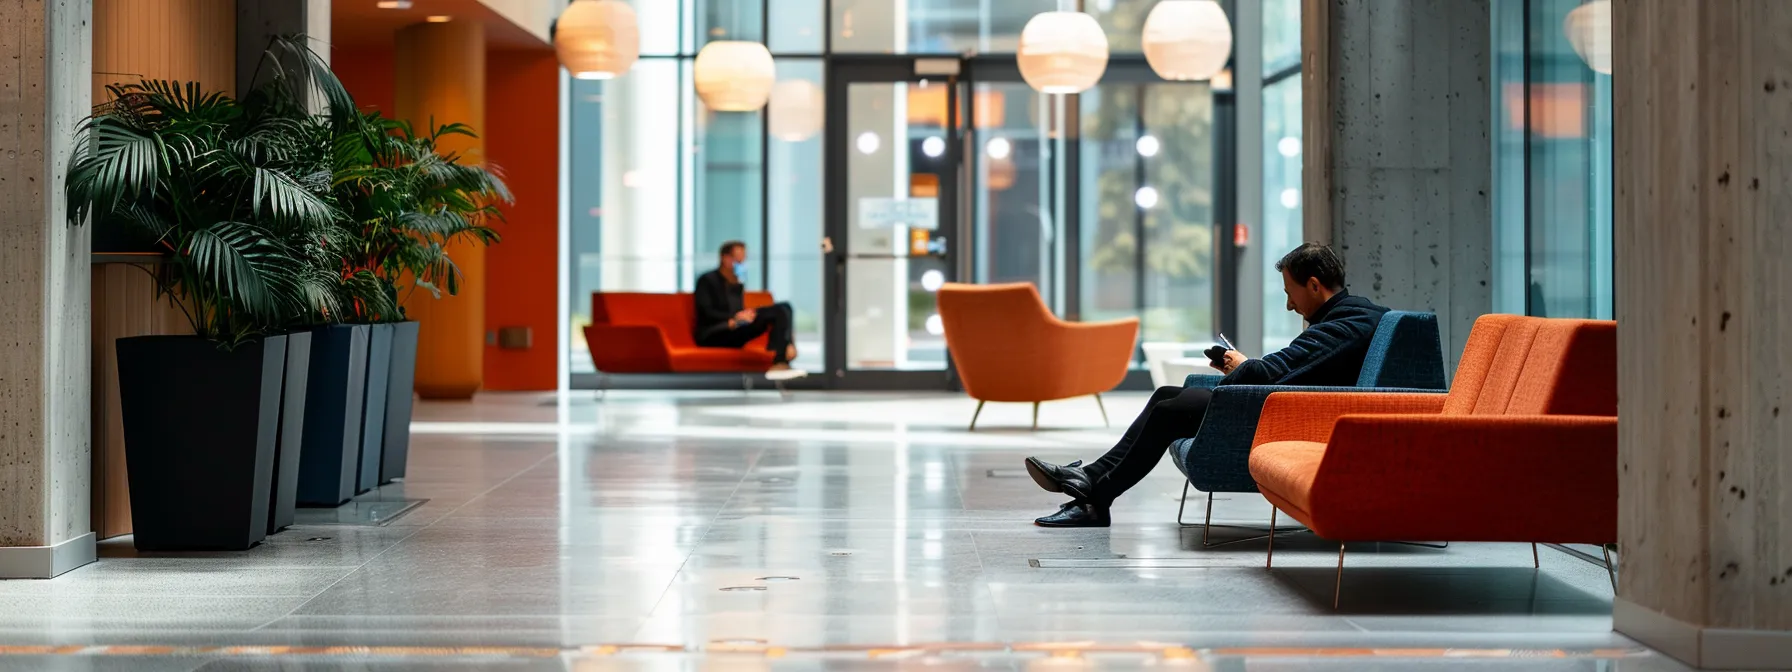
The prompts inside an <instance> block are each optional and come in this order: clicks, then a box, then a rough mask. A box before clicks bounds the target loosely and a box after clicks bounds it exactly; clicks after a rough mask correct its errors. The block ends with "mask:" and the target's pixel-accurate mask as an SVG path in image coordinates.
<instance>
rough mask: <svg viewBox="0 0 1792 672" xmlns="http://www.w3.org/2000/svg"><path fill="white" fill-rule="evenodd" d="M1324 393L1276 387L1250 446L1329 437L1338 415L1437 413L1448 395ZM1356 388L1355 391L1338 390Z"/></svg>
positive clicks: (1360, 390)
mask: <svg viewBox="0 0 1792 672" xmlns="http://www.w3.org/2000/svg"><path fill="white" fill-rule="evenodd" d="M1328 389H1330V390H1331V391H1327V392H1296V391H1285V390H1282V389H1277V390H1275V392H1274V394H1271V395H1269V399H1268V400H1267V401H1265V402H1264V403H1263V412H1262V413H1261V414H1260V415H1259V416H1258V419H1257V433H1256V436H1255V437H1254V438H1252V439H1251V445H1252V446H1253V447H1254V446H1261V445H1263V444H1265V443H1270V442H1272V441H1318V442H1325V441H1326V440H1328V439H1330V438H1331V435H1332V425H1333V424H1334V423H1336V422H1337V420H1338V418H1341V417H1344V416H1346V415H1352V414H1361V413H1423V414H1437V413H1441V412H1443V410H1444V399H1445V398H1447V397H1448V396H1449V395H1447V394H1445V393H1443V392H1438V391H1436V390H1420V391H1415V392H1372V391H1370V390H1373V389H1376V388H1328ZM1343 389H1355V390H1357V391H1355V392H1342V391H1338V390H1343Z"/></svg>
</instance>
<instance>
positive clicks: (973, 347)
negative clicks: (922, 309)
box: [937, 283, 1058, 401]
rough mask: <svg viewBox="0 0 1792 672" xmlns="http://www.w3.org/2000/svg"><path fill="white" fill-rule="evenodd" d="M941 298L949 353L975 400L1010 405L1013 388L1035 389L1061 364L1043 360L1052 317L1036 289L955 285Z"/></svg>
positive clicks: (1015, 285) (1019, 285)
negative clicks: (1046, 375) (988, 400)
mask: <svg viewBox="0 0 1792 672" xmlns="http://www.w3.org/2000/svg"><path fill="white" fill-rule="evenodd" d="M937 297H938V301H939V313H940V322H941V323H942V326H944V327H945V331H946V348H947V349H948V350H950V351H951V353H952V363H953V366H954V367H955V368H956V369H957V370H958V378H959V380H960V381H961V382H963V383H964V387H965V391H966V392H968V393H970V395H971V396H973V397H975V398H978V399H995V400H998V401H1006V400H1008V399H1006V397H1008V396H1012V395H1011V394H1009V393H1010V392H1012V391H1013V390H1011V389H1010V388H1024V387H1030V386H1036V385H1038V384H1040V383H1041V381H1040V380H1035V379H1037V378H1042V377H1043V376H1044V374H1046V373H1047V372H1048V370H1049V368H1050V367H1052V366H1055V365H1057V364H1058V363H1055V362H1051V361H1048V360H1047V358H1046V355H1045V352H1046V351H1045V350H1044V348H1043V341H1044V337H1045V334H1044V333H1043V332H1044V331H1045V327H1046V324H1047V323H1049V322H1051V321H1052V317H1051V312H1050V311H1049V309H1048V308H1047V307H1046V305H1045V301H1044V300H1042V299H1040V298H1039V290H1038V289H1035V288H1034V287H1033V285H1031V284H1027V283H1009V284H999V285H966V284H957V283H953V284H948V285H946V286H944V287H941V288H940V291H939V293H938V294H937Z"/></svg>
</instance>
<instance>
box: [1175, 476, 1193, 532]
mask: <svg viewBox="0 0 1792 672" xmlns="http://www.w3.org/2000/svg"><path fill="white" fill-rule="evenodd" d="M1188 488H1189V482H1188V481H1183V482H1182V503H1181V504H1177V505H1176V524H1177V525H1180V526H1182V527H1192V526H1191V525H1189V524H1188V523H1185V522H1182V510H1183V509H1184V508H1187V507H1188Z"/></svg>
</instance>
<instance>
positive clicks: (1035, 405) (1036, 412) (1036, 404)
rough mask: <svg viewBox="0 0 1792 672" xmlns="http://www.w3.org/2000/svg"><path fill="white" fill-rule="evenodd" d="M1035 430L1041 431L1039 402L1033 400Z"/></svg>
mask: <svg viewBox="0 0 1792 672" xmlns="http://www.w3.org/2000/svg"><path fill="white" fill-rule="evenodd" d="M1033 431H1035V432H1037V431H1039V402H1037V401H1035V402H1033Z"/></svg>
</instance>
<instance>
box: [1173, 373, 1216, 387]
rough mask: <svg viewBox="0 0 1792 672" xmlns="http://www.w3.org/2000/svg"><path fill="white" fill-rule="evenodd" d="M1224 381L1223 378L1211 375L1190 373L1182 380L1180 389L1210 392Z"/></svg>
mask: <svg viewBox="0 0 1792 672" xmlns="http://www.w3.org/2000/svg"><path fill="white" fill-rule="evenodd" d="M1225 379H1226V377H1225V376H1219V375H1214V374H1211V373H1191V374H1188V377H1187V378H1184V379H1183V380H1182V387H1183V388H1184V389H1195V390H1211V389H1214V388H1216V387H1219V386H1220V381H1222V380H1225Z"/></svg>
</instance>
